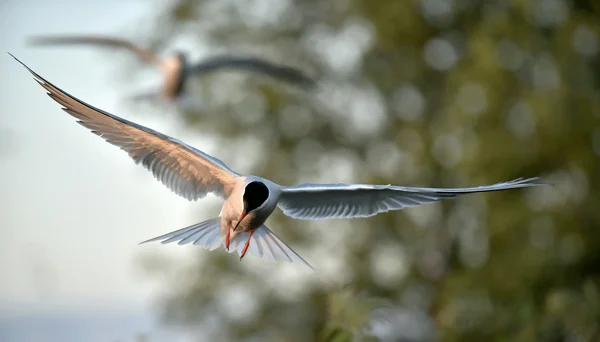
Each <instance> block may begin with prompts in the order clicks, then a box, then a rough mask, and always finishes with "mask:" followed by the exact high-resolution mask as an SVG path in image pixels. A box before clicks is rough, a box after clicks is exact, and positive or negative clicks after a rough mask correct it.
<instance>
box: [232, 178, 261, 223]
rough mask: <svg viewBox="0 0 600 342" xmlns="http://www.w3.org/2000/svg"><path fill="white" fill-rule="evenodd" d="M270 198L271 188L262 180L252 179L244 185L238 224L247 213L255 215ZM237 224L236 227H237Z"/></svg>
mask: <svg viewBox="0 0 600 342" xmlns="http://www.w3.org/2000/svg"><path fill="white" fill-rule="evenodd" d="M268 198H269V188H268V187H267V186H266V185H265V183H263V182H260V181H251V182H249V183H248V184H246V186H245V187H244V194H243V195H242V212H241V214H240V219H239V220H238V223H237V225H239V224H240V222H242V220H243V219H244V217H246V216H247V215H250V216H255V215H256V213H257V212H258V211H259V210H260V209H262V208H263V207H264V206H265V204H266V203H267V199H268ZM237 225H236V228H237Z"/></svg>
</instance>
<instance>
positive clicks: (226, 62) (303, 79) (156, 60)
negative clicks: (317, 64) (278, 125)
mask: <svg viewBox="0 0 600 342" xmlns="http://www.w3.org/2000/svg"><path fill="white" fill-rule="evenodd" d="M29 43H30V44H31V45H37V46H44V45H95V46H102V47H111V48H119V49H125V50H128V51H129V52H131V53H133V54H135V55H136V56H137V57H138V59H139V60H140V61H142V62H143V63H146V64H151V65H154V66H157V67H158V68H159V69H160V71H161V73H162V87H161V89H160V91H159V92H158V93H157V92H154V91H153V92H150V93H147V94H142V95H138V96H136V97H135V98H136V99H143V98H155V97H157V96H158V97H162V98H164V99H166V100H168V101H171V102H174V101H176V100H181V97H182V95H183V94H184V88H185V84H186V83H187V81H188V80H189V79H190V77H192V76H196V75H205V74H208V73H210V72H214V71H218V70H227V69H234V70H243V71H247V72H252V73H256V74H261V75H264V76H268V77H270V78H272V79H277V80H280V81H283V82H286V83H289V84H291V85H295V86H298V87H300V88H303V89H305V90H310V89H314V88H315V87H316V81H315V80H313V79H312V78H310V77H309V76H307V75H306V74H304V73H303V72H302V71H300V70H298V69H295V68H291V67H289V66H284V65H279V64H275V63H273V62H269V61H266V60H263V59H260V58H256V57H252V56H232V55H217V56H213V57H211V58H208V59H206V60H203V61H201V62H198V63H195V64H192V63H190V62H189V61H188V59H187V58H186V55H185V54H184V53H183V52H181V51H179V52H176V53H174V54H173V55H172V56H168V57H166V56H165V57H162V56H159V55H158V54H157V53H156V52H155V51H152V50H150V49H145V48H142V47H140V46H138V45H136V44H134V43H132V42H131V41H128V40H124V39H120V38H115V37H106V36H88V35H81V36H80V35H67V36H59V35H57V36H55V35H51V36H34V37H31V38H30V39H29Z"/></svg>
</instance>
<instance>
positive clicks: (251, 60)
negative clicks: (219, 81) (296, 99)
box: [188, 55, 316, 88]
mask: <svg viewBox="0 0 600 342" xmlns="http://www.w3.org/2000/svg"><path fill="white" fill-rule="evenodd" d="M218 69H238V70H245V71H250V72H254V73H257V74H262V75H266V76H269V77H271V78H274V79H278V80H280V81H284V82H288V83H290V84H294V85H297V86H300V87H304V88H314V87H316V81H315V80H313V79H312V78H310V77H309V76H307V75H305V74H304V73H303V72H302V71H300V70H298V69H295V68H292V67H288V66H285V65H279V64H275V63H272V62H269V61H266V60H263V59H259V58H255V57H236V56H227V55H224V56H216V57H212V58H210V59H207V60H205V61H203V62H200V63H198V64H196V65H194V66H191V67H190V69H189V70H188V72H189V73H190V74H203V73H209V72H211V71H216V70H218Z"/></svg>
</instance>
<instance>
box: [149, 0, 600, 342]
mask: <svg viewBox="0 0 600 342" xmlns="http://www.w3.org/2000/svg"><path fill="white" fill-rule="evenodd" d="M169 6H170V7H167V8H166V9H165V8H162V9H161V10H160V16H158V17H157V18H155V30H153V31H152V32H151V34H149V36H150V37H146V38H149V39H150V40H152V39H154V40H155V44H157V46H164V50H165V51H168V46H169V44H168V41H170V40H173V39H177V38H181V37H187V38H189V39H191V41H195V42H197V43H198V44H202V45H203V46H208V47H209V50H217V49H228V50H234V51H245V52H250V53H254V54H258V55H263V56H267V57H268V58H269V59H274V60H276V61H280V62H281V61H284V62H285V63H287V64H291V65H294V66H298V67H302V68H304V69H306V70H307V71H308V72H310V73H312V74H313V75H315V76H317V77H318V78H319V80H320V84H321V85H320V89H319V90H318V91H317V92H315V93H314V94H304V93H302V92H300V91H293V90H291V89H287V88H282V86H281V85H280V84H274V83H266V82H263V81H262V80H259V79H257V78H256V77H254V76H247V75H237V74H233V73H228V74H226V75H223V74H215V75H210V76H208V77H207V78H205V79H203V80H200V81H199V82H198V84H195V86H197V87H195V88H194V91H197V93H198V96H202V97H203V98H204V99H205V100H206V101H208V102H210V103H211V109H210V113H184V114H182V119H183V120H185V123H186V125H187V129H189V130H194V131H196V132H197V134H200V135H202V134H208V133H209V132H212V131H213V130H216V132H218V134H217V137H216V139H217V140H219V141H220V144H219V145H218V146H219V148H218V153H216V155H217V156H218V157H219V158H220V159H223V160H224V161H225V162H226V163H228V164H229V165H230V166H232V167H233V168H235V169H238V171H240V172H244V173H253V174H257V175H260V176H263V177H266V178H269V179H271V180H273V181H275V182H278V183H280V184H295V183H297V182H304V181H312V182H351V183H382V184H389V183H392V184H400V185H412V186H418V185H422V186H436V187H457V186H473V185H479V184H484V183H494V182H498V181H504V180H510V179H513V178H517V177H530V176H537V175H541V176H543V177H544V180H545V181H546V182H550V183H552V184H554V186H553V187H546V188H539V189H537V188H536V189H531V190H524V191H508V192H501V193H492V194H486V195H474V196H465V197H463V198H460V199H457V200H453V201H446V202H444V203H442V204H434V205H428V206H423V207H419V208H413V209H407V210H404V211H402V212H392V213H386V214H382V215H378V216H375V217H372V218H368V219H360V220H351V221H350V220H347V221H328V222H309V221H294V220H292V219H289V218H286V217H284V216H283V215H282V214H281V213H280V212H276V213H275V215H274V216H273V217H272V218H271V219H270V220H269V222H268V226H270V227H271V228H272V229H273V230H274V231H275V232H276V233H277V234H278V235H280V237H281V238H282V239H283V240H284V241H286V242H287V243H288V244H290V246H292V247H293V248H294V249H296V250H297V251H298V252H299V253H300V254H301V255H303V256H304V257H305V259H307V260H308V261H309V262H311V263H312V264H313V265H314V266H316V268H317V272H314V273H308V272H305V270H303V269H302V266H294V265H291V266H290V265H280V264H274V263H270V262H268V261H263V260H259V261H257V262H253V261H251V260H244V261H243V262H241V263H240V262H239V260H238V258H236V257H234V256H232V255H228V254H226V253H225V252H223V251H217V252H213V253H208V252H206V251H204V250H199V251H198V254H199V257H198V261H197V262H196V263H194V264H192V265H188V266H185V267H182V268H181V269H180V270H179V272H178V273H177V275H172V276H170V277H169V280H168V281H167V282H168V284H169V286H168V288H167V289H166V290H165V292H164V294H163V297H162V301H163V303H164V318H165V322H167V323H170V324H173V325H176V326H179V327H183V328H185V329H188V330H190V331H193V332H196V333H197V336H198V340H199V341H202V340H219V341H228V340H230V341H312V340H318V341H357V340H360V341H362V340H367V338H368V337H369V336H371V337H376V338H377V339H380V340H384V341H430V340H444V341H489V340H492V341H567V340H568V341H600V211H599V208H600V90H599V85H600V57H599V49H600V46H599V44H600V40H599V36H600V2H598V1H594V0H588V1H585V0H577V1H566V0H565V1H563V0H531V1H527V0H486V1H478V0H406V1H398V0H332V1H317V0H302V1H300V0H249V1H223V0H205V1H198V0H195V1H190V0H179V1H175V2H174V3H170V4H169ZM146 19H147V18H146ZM193 48H194V47H193V46H190V49H191V50H192V49H193ZM282 90H285V91H282ZM287 90H290V91H287ZM196 147H198V148H199V149H203V146H196ZM242 157H243V158H242ZM249 158H251V159H252V162H248V161H247V159H249ZM240 167H242V169H240ZM200 205H201V204H200ZM215 214H216V213H215ZM172 228H173V229H175V228H176V227H172ZM155 272H156V270H155ZM375 299H376V300H375ZM378 310H379V311H378ZM382 310H383V311H382Z"/></svg>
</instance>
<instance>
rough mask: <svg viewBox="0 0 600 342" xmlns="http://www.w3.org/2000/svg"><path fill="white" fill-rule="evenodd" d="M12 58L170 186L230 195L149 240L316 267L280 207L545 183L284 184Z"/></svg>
mask: <svg viewBox="0 0 600 342" xmlns="http://www.w3.org/2000/svg"><path fill="white" fill-rule="evenodd" d="M11 56H12V55H11ZM13 58H15V59H16V60H17V61H18V62H19V63H21V64H22V65H23V66H24V67H25V68H27V70H28V71H29V72H31V73H32V74H33V76H34V77H35V78H36V80H37V81H38V83H39V84H40V85H41V86H42V87H44V88H45V89H46V90H47V91H48V94H49V96H50V97H51V98H52V99H53V100H55V101H56V102H58V103H59V104H60V105H62V106H64V107H63V110H64V111H65V112H67V113H68V114H70V115H71V116H73V117H75V118H76V119H78V123H80V124H81V125H83V126H84V127H87V128H89V129H90V130H92V132H93V133H95V134H96V135H99V136H100V137H102V138H104V139H105V140H106V141H107V142H109V143H111V144H113V145H115V146H118V147H120V148H121V149H122V150H124V151H126V152H127V153H128V154H129V156H130V157H131V158H132V159H133V160H134V161H135V162H136V163H141V164H142V165H144V167H146V168H147V169H148V170H150V171H151V172H152V174H153V175H154V176H155V177H156V178H157V179H158V180H159V181H160V182H162V183H163V184H164V185H166V186H167V187H168V188H169V189H170V190H171V191H173V192H175V193H177V194H178V195H180V196H182V197H184V198H186V199H188V200H197V199H199V198H203V197H204V196H206V194H207V193H213V194H216V195H217V196H220V197H221V198H223V199H224V200H225V203H224V204H223V207H222V209H221V212H220V214H219V216H218V217H217V218H214V219H210V220H207V221H204V222H201V223H198V224H194V225H191V226H189V227H186V228H183V229H180V230H176V231H173V232H170V233H167V234H165V235H161V236H159V237H156V238H153V239H150V240H147V241H144V242H150V241H157V240H162V242H163V243H169V242H173V241H178V243H179V244H180V245H183V244H187V243H193V244H195V245H201V246H203V247H205V248H207V249H209V250H214V249H216V248H217V247H219V246H220V245H221V244H223V245H224V246H225V248H226V249H227V250H228V251H230V252H232V251H238V253H239V255H240V259H241V258H243V257H244V255H245V254H246V252H248V251H249V252H250V253H251V254H254V255H256V256H260V257H268V258H270V259H274V260H287V261H289V262H294V261H296V262H301V263H304V264H305V265H307V266H309V267H311V266H310V265H309V264H308V263H307V262H306V261H305V260H304V259H302V258H301V257H300V256H299V255H298V254H297V253H296V252H294V251H293V250H292V249H291V248H290V247H289V246H287V245H286V244H285V243H284V242H283V241H281V239H279V238H278V237H277V236H276V235H275V234H274V233H273V232H272V231H271V230H269V228H267V226H265V224H264V223H265V221H266V220H267V218H268V217H269V216H270V215H271V214H272V213H273V211H274V210H275V208H276V207H279V208H280V209H281V210H282V211H283V213H284V214H285V215H287V216H290V217H292V218H296V219H305V220H317V219H339V218H358V217H369V216H373V215H376V214H378V213H383V212H387V211H390V210H400V209H404V208H407V207H413V206H418V205H421V204H424V203H432V202H437V201H439V200H441V199H446V198H454V197H456V196H458V195H464V194H470V193H477V192H489V191H498V190H508V189H517V188H525V187H533V186H539V185H544V184H541V183H533V182H532V181H534V180H536V179H537V178H529V179H517V180H514V181H510V182H503V183H497V184H493V185H487V186H479V187H471V188H446V189H444V188H419V187H403V186H393V185H369V184H310V183H305V184H299V185H296V186H281V185H278V184H276V183H274V182H271V181H269V180H268V179H265V178H261V177H258V176H253V175H242V174H239V173H237V172H235V171H233V170H231V169H230V168H229V167H228V166H227V165H225V163H223V162H222V161H221V160H219V159H217V158H214V157H212V156H210V155H208V154H206V153H204V152H202V151H200V150H198V149H195V148H194V147H191V146H189V145H187V144H185V143H184V142H181V141H179V140H176V139H174V138H171V137H169V136H167V135H164V134H162V133H160V132H157V131H154V130H152V129H150V128H147V127H144V126H141V125H138V124H136V123H134V122H131V121H128V120H125V119H122V118H120V117H118V116H116V115H113V114H110V113H108V112H105V111H103V110H101V109H99V108H96V107H94V106H92V105H89V104H87V103H85V102H83V101H81V100H79V99H77V98H75V97H73V96H72V95H70V94H68V93H67V92H65V91H63V90H61V89H60V88H58V87H56V86H55V85H53V84H52V83H50V82H48V81H47V80H45V79H44V78H42V77H41V76H40V75H38V74H37V73H35V72H34V71H33V70H31V69H30V68H29V67H27V66H26V65H25V64H23V63H22V62H20V61H19V60H18V59H17V58H16V57H14V56H13ZM311 268H312V267H311Z"/></svg>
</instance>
